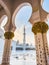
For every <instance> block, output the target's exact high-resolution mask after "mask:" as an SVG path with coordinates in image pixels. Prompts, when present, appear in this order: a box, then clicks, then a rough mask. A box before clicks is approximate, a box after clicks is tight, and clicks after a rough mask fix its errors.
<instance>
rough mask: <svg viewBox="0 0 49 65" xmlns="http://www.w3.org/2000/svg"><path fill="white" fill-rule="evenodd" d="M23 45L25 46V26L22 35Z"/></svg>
mask: <svg viewBox="0 0 49 65" xmlns="http://www.w3.org/2000/svg"><path fill="white" fill-rule="evenodd" d="M23 36H24V37H23V44H24V45H25V43H26V39H25V38H26V33H25V26H24V33H23Z"/></svg>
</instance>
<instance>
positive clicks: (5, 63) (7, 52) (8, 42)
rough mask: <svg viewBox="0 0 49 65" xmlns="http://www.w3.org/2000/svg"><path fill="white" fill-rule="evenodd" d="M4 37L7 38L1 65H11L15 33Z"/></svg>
mask: <svg viewBox="0 0 49 65" xmlns="http://www.w3.org/2000/svg"><path fill="white" fill-rule="evenodd" d="M4 36H5V44H4V52H3V58H2V64H1V65H10V53H11V41H12V38H13V37H14V33H13V32H5V34H4Z"/></svg>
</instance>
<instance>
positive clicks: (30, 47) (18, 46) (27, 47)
mask: <svg viewBox="0 0 49 65" xmlns="http://www.w3.org/2000/svg"><path fill="white" fill-rule="evenodd" d="M14 48H15V50H16V51H22V50H35V47H33V45H29V43H26V32H25V26H24V33H23V43H19V40H17V42H16V46H15V47H14V46H12V47H11V49H14Z"/></svg>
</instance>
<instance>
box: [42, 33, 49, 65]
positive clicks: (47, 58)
mask: <svg viewBox="0 0 49 65" xmlns="http://www.w3.org/2000/svg"><path fill="white" fill-rule="evenodd" d="M43 43H44V49H45V54H46V60H47V65H49V61H48V60H49V51H48V42H47V35H46V33H43Z"/></svg>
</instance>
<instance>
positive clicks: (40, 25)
mask: <svg viewBox="0 0 49 65" xmlns="http://www.w3.org/2000/svg"><path fill="white" fill-rule="evenodd" d="M47 30H48V25H47V24H46V23H45V22H40V21H39V22H37V23H35V24H34V25H33V27H32V32H33V33H34V34H37V33H46V32H47Z"/></svg>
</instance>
